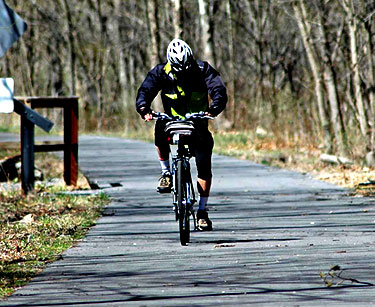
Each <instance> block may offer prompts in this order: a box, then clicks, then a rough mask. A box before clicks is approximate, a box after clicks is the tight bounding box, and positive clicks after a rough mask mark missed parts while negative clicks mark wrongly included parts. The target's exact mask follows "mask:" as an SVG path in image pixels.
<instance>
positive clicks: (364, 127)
mask: <svg viewBox="0 0 375 307" xmlns="http://www.w3.org/2000/svg"><path fill="white" fill-rule="evenodd" d="M342 5H343V7H344V9H345V12H346V14H347V18H348V30H349V38H350V59H351V69H352V71H353V87H354V97H355V100H356V106H357V111H358V121H359V126H360V129H361V133H362V135H363V136H364V137H365V138H366V146H367V149H368V150H370V144H369V143H370V142H369V134H368V133H369V129H368V124H367V116H366V111H365V104H364V101H363V96H362V88H361V76H360V67H359V57H358V45H357V20H356V18H355V16H354V12H353V9H354V8H353V1H352V0H344V1H342Z"/></svg>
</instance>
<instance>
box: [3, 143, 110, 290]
mask: <svg viewBox="0 0 375 307" xmlns="http://www.w3.org/2000/svg"><path fill="white" fill-rule="evenodd" d="M1 145H2V146H1V147H0V157H5V156H12V155H15V154H18V152H17V148H16V146H14V144H13V145H9V144H8V145H9V146H6V144H5V145H4V143H3V144H1ZM35 164H36V165H37V166H38V167H39V168H40V169H42V170H43V171H45V177H46V179H50V178H56V177H61V176H62V175H61V174H62V170H63V166H62V162H61V161H60V160H59V159H58V158H57V157H55V156H54V155H51V154H46V153H44V154H36V159H35ZM15 181H17V179H16V180H15ZM78 185H79V188H83V189H87V188H88V185H87V182H85V180H84V177H83V176H82V175H81V174H80V176H79V181H78ZM70 189H73V187H65V186H64V185H63V184H57V185H53V186H48V187H47V186H46V185H45V184H44V183H43V182H42V183H39V184H37V185H36V187H35V192H34V193H31V194H28V195H27V196H25V195H23V194H22V192H21V191H19V190H1V188H0V203H1V206H0V272H1V275H0V297H5V296H7V295H10V294H11V293H12V292H13V291H14V290H15V289H16V288H18V287H20V286H22V285H24V284H25V283H27V282H28V281H29V280H30V279H32V278H33V277H34V276H35V275H36V274H38V273H39V272H40V271H41V270H42V269H43V268H44V267H45V266H46V264H47V263H49V262H51V261H55V260H56V259H59V258H60V257H61V254H62V253H63V252H64V251H65V250H66V249H67V248H69V247H70V246H72V245H73V244H74V243H75V242H77V241H78V240H80V239H81V238H83V237H84V235H85V234H86V232H87V230H88V229H89V228H90V227H92V226H93V225H95V221H96V219H97V218H98V217H99V216H100V215H101V211H102V209H103V207H104V205H105V204H106V203H107V202H108V197H107V196H106V195H105V194H99V195H86V196H82V195H79V196H78V195H73V194H69V193H66V192H67V190H70Z"/></svg>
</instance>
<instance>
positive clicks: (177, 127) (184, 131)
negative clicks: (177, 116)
mask: <svg viewBox="0 0 375 307" xmlns="http://www.w3.org/2000/svg"><path fill="white" fill-rule="evenodd" d="M194 129H195V128H194V125H193V123H192V122H189V121H186V122H180V121H172V122H169V123H167V124H166V125H165V129H164V131H165V132H166V133H168V134H170V135H175V134H178V135H191V134H192V133H193V131H194Z"/></svg>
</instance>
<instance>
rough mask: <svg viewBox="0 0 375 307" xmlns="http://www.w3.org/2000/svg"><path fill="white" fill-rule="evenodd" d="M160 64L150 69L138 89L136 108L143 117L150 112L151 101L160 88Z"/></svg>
mask: <svg viewBox="0 0 375 307" xmlns="http://www.w3.org/2000/svg"><path fill="white" fill-rule="evenodd" d="M159 66H160V65H157V66H155V67H154V68H153V69H152V70H150V71H149V72H148V74H147V76H146V78H145V80H144V81H143V83H142V84H141V86H140V88H139V89H138V93H137V98H136V110H137V112H138V113H139V114H140V115H141V116H142V117H144V116H145V115H146V114H148V113H150V112H151V103H152V101H153V100H154V99H155V97H156V95H157V94H158V93H159V91H160V90H161V82H162V80H161V76H160V67H159Z"/></svg>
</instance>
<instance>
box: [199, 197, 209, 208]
mask: <svg viewBox="0 0 375 307" xmlns="http://www.w3.org/2000/svg"><path fill="white" fill-rule="evenodd" d="M207 202H208V197H204V196H199V208H198V210H206V207H207Z"/></svg>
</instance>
